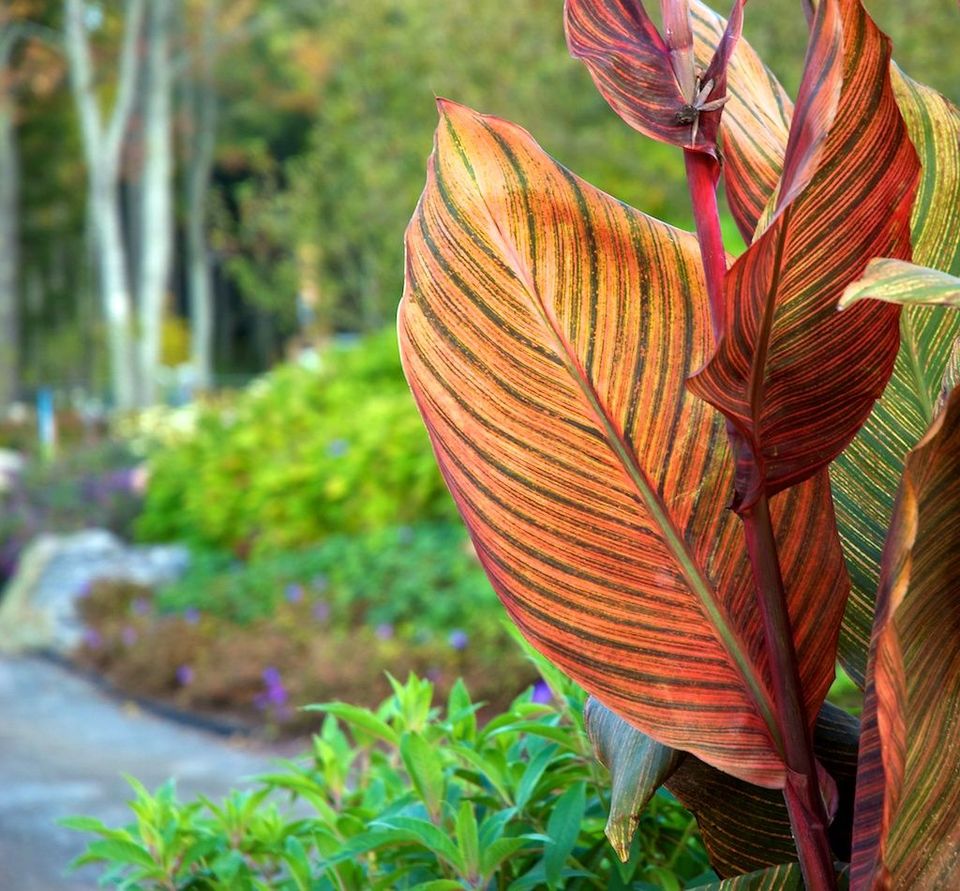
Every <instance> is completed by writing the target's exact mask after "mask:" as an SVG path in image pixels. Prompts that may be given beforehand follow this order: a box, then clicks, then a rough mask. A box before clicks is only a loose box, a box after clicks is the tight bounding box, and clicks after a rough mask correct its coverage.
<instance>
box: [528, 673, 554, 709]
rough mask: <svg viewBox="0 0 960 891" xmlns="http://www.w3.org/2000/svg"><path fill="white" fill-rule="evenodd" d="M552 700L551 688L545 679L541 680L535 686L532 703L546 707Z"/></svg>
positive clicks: (531, 698)
mask: <svg viewBox="0 0 960 891" xmlns="http://www.w3.org/2000/svg"><path fill="white" fill-rule="evenodd" d="M552 699H553V694H552V693H551V692H550V687H549V686H548V685H547V682H546V681H545V680H544V679H543V678H539V679H538V680H537V682H536V683H535V684H534V685H533V694H532V695H531V697H530V701H531V702H538V703H540V704H541V705H546V704H547V703H548V702H550V701H551V700H552Z"/></svg>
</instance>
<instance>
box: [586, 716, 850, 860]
mask: <svg viewBox="0 0 960 891" xmlns="http://www.w3.org/2000/svg"><path fill="white" fill-rule="evenodd" d="M584 718H585V720H586V722H587V729H588V732H589V733H590V738H591V740H592V741H593V745H594V749H595V750H596V752H597V754H598V756H599V758H600V760H601V761H602V762H603V764H605V765H606V766H607V767H608V768H609V770H610V779H611V783H612V792H611V805H610V817H609V820H608V822H607V834H608V836H609V837H610V840H611V842H614V846H615V847H616V848H617V851H618V853H619V854H620V856H621V857H622V858H623V859H624V860H626V857H627V856H628V855H629V850H630V843H631V841H632V840H633V835H634V832H635V830H636V828H637V821H638V819H639V816H640V813H641V811H642V810H643V808H644V807H645V806H646V805H647V803H648V802H649V801H650V799H651V798H652V797H653V795H654V793H655V792H656V790H657V789H658V788H659V786H660V785H661V784H666V787H667V788H668V789H669V790H670V792H672V793H673V794H674V795H675V796H676V797H677V798H679V799H680V800H681V801H682V802H683V804H684V805H685V806H686V807H687V808H688V809H689V810H690V811H692V812H693V814H694V815H695V816H696V818H697V823H698V825H699V827H700V832H701V835H702V836H703V841H704V844H705V845H706V848H707V852H708V854H709V855H710V863H711V865H712V866H713V868H714V870H716V872H717V873H718V874H719V875H721V876H735V875H739V874H740V873H745V872H753V871H754V870H759V869H766V868H767V867H769V866H775V865H777V864H778V863H785V862H787V861H790V860H794V859H796V856H797V852H796V848H795V847H794V844H793V836H792V834H791V830H790V819H789V817H788V816H787V810H786V807H785V805H784V801H783V796H782V795H781V794H780V793H779V792H778V791H776V790H772V789H762V788H760V787H758V786H752V785H750V784H749V783H744V782H742V781H741V780H738V779H736V778H735V777H731V776H729V775H727V774H725V773H721V772H720V771H719V770H716V769H715V768H713V767H710V766H708V765H706V764H704V763H703V762H702V761H700V760H699V759H697V758H694V757H692V756H689V755H682V754H681V753H679V752H675V751H674V750H672V749H670V748H668V747H666V746H662V745H660V744H659V743H657V742H654V741H653V740H652V739H650V737H648V736H646V735H645V734H643V733H641V732H640V731H639V730H636V729H634V728H633V727H631V726H630V725H629V724H627V723H626V722H625V721H623V720H622V719H621V718H619V717H618V716H617V715H615V714H614V713H613V712H611V711H610V710H609V709H606V708H604V706H603V705H601V704H600V703H599V702H597V700H596V699H593V698H591V699H588V700H587V708H586V709H585V711H584ZM859 731H860V724H859V721H857V719H856V718H853V717H851V716H850V715H848V714H847V713H846V712H844V711H843V710H842V709H839V708H837V707H836V706H833V705H831V704H830V703H824V705H823V708H821V710H820V714H819V715H818V717H817V724H816V727H815V728H814V748H815V750H816V755H817V758H818V760H819V761H820V763H821V764H822V765H823V766H824V768H825V769H826V770H827V771H828V772H829V774H830V776H831V777H832V779H833V780H834V781H835V783H836V786H837V791H838V807H837V812H836V816H835V817H834V820H833V822H832V824H831V826H830V840H831V844H832V846H833V850H834V855H835V856H836V857H837V858H838V859H839V860H843V861H849V859H850V835H851V832H852V827H853V795H854V781H855V778H856V773H857V747H858V744H859V738H860V732H859ZM614 839H616V840H615V841H614Z"/></svg>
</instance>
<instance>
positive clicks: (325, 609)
mask: <svg viewBox="0 0 960 891" xmlns="http://www.w3.org/2000/svg"><path fill="white" fill-rule="evenodd" d="M311 612H312V613H313V617H314V618H315V619H316V620H317V621H318V622H326V621H327V619H329V618H330V604H329V603H327V601H326V600H318V601H317V602H316V603H315V604H314V605H313V609H312V610H311Z"/></svg>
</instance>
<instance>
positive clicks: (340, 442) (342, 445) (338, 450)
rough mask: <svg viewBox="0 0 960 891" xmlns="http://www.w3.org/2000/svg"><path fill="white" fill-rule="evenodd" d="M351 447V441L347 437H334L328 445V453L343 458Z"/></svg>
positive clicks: (333, 456) (332, 456)
mask: <svg viewBox="0 0 960 891" xmlns="http://www.w3.org/2000/svg"><path fill="white" fill-rule="evenodd" d="M349 449H350V443H349V442H347V441H346V440H345V439H334V440H333V441H332V442H331V443H330V445H328V446H327V454H328V455H329V456H330V457H331V458H342V457H343V456H344V455H346V454H347V451H348V450H349Z"/></svg>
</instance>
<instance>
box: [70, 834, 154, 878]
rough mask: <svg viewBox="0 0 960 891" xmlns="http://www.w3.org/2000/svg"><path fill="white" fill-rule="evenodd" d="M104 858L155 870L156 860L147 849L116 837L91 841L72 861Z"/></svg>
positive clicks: (93, 861) (90, 861) (81, 861)
mask: <svg viewBox="0 0 960 891" xmlns="http://www.w3.org/2000/svg"><path fill="white" fill-rule="evenodd" d="M101 860H106V861H107V862H111V863H128V864H132V865H135V866H142V867H144V868H145V869H149V870H155V869H156V868H157V862H156V861H155V860H154V859H153V857H152V856H151V855H150V852H149V851H146V850H144V849H143V848H142V847H140V845H138V844H134V843H133V842H132V841H123V840H122V839H118V838H110V839H101V840H99V841H95V842H91V843H90V844H89V845H88V846H87V850H86V851H85V852H84V853H83V854H81V855H80V857H78V858H77V859H76V860H75V861H74V862H75V863H76V864H78V865H80V864H83V863H96V862H99V861H101Z"/></svg>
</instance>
